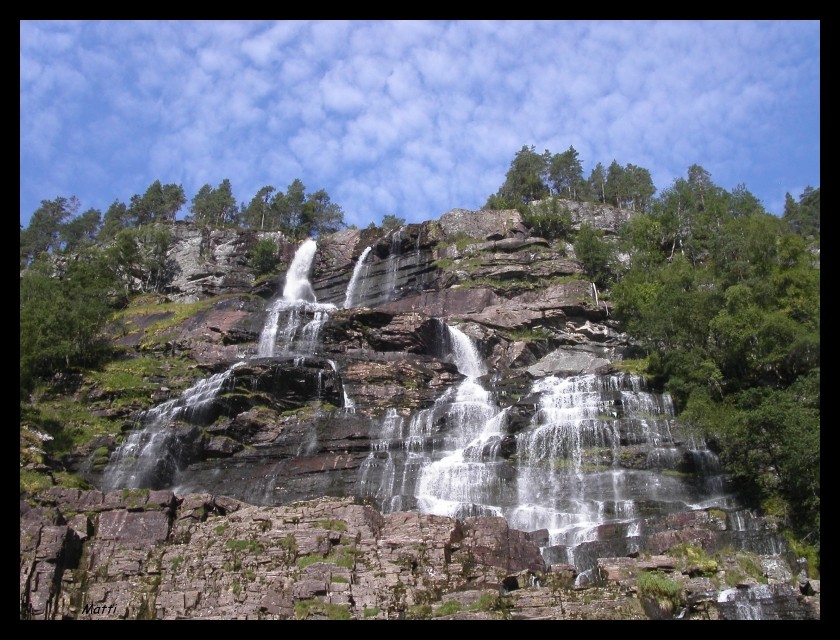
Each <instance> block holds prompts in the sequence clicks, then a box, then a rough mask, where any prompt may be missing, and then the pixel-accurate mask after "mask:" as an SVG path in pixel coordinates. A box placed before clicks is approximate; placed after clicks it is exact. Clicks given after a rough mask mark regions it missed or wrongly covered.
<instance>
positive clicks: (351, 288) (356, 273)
mask: <svg viewBox="0 0 840 640" xmlns="http://www.w3.org/2000/svg"><path fill="white" fill-rule="evenodd" d="M372 248H373V247H365V250H364V251H362V255H360V256H359V260H358V261H357V262H356V266H355V267H353V275H352V276H350V282H349V283H348V284H347V293H346V294H345V296H344V308H345V309H352V308H353V302H354V298H355V294H356V288H357V287H358V285H359V280H360V279H361V274H362V270H363V268H364V267H365V266H366V265H365V259H366V258H367V257H368V254H369V253H370V250H371V249H372Z"/></svg>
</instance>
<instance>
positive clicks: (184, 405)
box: [102, 362, 243, 491]
mask: <svg viewBox="0 0 840 640" xmlns="http://www.w3.org/2000/svg"><path fill="white" fill-rule="evenodd" d="M241 364H243V363H241V362H239V363H237V364H235V365H234V366H233V367H231V368H230V369H228V370H227V371H224V372H222V373H217V374H215V375H213V376H211V377H209V378H204V379H202V380H199V381H198V382H197V383H196V384H194V385H193V386H192V387H190V388H189V389H187V390H186V391H184V393H183V394H181V396H180V397H179V398H175V399H173V400H169V401H167V402H164V403H163V404H161V405H158V406H157V407H155V408H153V409H149V410H148V411H144V412H143V413H142V414H141V415H140V417H139V418H138V420H137V427H136V428H135V429H134V431H132V433H131V434H130V435H129V436H128V438H126V440H125V442H124V443H123V444H122V445H121V446H120V447H119V448H118V449H117V450H116V451H115V452H114V454H113V455H112V456H111V460H110V461H109V462H108V466H107V468H106V469H105V473H104V475H103V478H102V485H103V487H104V488H105V490H106V491H110V490H113V489H119V488H138V487H151V488H153V489H158V488H161V487H163V486H166V485H168V484H169V483H170V482H171V481H172V478H173V477H174V474H175V472H176V471H177V469H178V466H179V465H178V457H179V456H178V453H179V452H178V437H177V435H176V432H175V430H173V429H172V428H171V425H172V423H173V422H175V421H176V420H184V421H188V422H197V421H199V420H200V419H201V418H202V413H203V412H204V411H206V409H207V408H208V407H209V406H210V404H211V403H212V401H213V399H214V398H215V397H216V395H217V394H218V393H219V391H220V390H221V389H222V388H223V387H224V385H225V383H226V382H227V380H228V379H229V378H230V375H231V373H233V370H234V369H235V368H236V367H237V366H240V365H241Z"/></svg>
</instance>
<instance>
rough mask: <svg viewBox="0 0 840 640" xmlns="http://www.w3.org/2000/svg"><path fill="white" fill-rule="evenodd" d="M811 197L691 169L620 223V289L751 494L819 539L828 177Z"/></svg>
mask: <svg viewBox="0 0 840 640" xmlns="http://www.w3.org/2000/svg"><path fill="white" fill-rule="evenodd" d="M803 201H805V202H806V206H815V207H816V210H814V209H811V210H810V211H809V212H808V213H807V214H806V215H805V216H804V217H803V218H802V219H801V220H800V222H799V224H798V225H796V224H791V221H790V220H785V219H784V218H778V217H775V216H772V215H770V214H767V213H766V212H765V211H764V210H763V208H762V207H761V205H760V203H759V202H758V201H757V200H756V199H755V198H754V196H752V195H751V194H750V193H749V192H748V191H747V190H746V189H745V188H744V187H743V186H741V185H739V186H738V187H736V189H734V190H733V191H732V192H727V191H725V190H723V189H721V188H719V187H717V186H715V185H714V184H713V183H712V182H711V179H710V176H709V174H708V173H707V172H705V171H704V170H703V169H702V168H701V167H698V166H696V165H694V166H692V167H690V168H689V176H688V179H686V180H684V179H678V180H676V181H675V182H674V184H673V185H672V186H671V187H670V188H668V189H666V190H664V191H663V192H662V193H661V194H660V196H659V198H658V199H657V200H656V201H655V202H654V203H653V205H652V207H651V211H650V213H648V214H646V215H641V216H635V217H633V218H631V220H630V222H629V223H628V224H627V225H626V226H625V228H624V230H623V234H622V239H621V242H622V248H623V249H624V250H625V251H627V252H628V253H629V255H630V267H629V269H628V270H627V271H626V273H624V274H623V275H622V277H621V278H620V279H619V280H618V282H617V283H616V284H615V285H614V286H613V288H612V291H611V300H612V301H613V303H614V305H615V309H616V317H617V318H618V319H620V320H622V321H623V322H624V324H625V327H626V329H627V330H628V332H629V333H630V334H631V335H633V336H634V337H636V338H637V339H638V340H640V341H641V343H642V344H643V345H644V349H645V350H646V355H647V356H648V363H649V365H648V374H649V375H650V376H652V377H653V378H654V379H655V380H657V381H658V382H659V383H660V384H662V385H664V387H665V389H666V390H667V391H669V392H670V393H671V394H672V396H673V398H674V401H675V404H676V407H677V409H678V411H679V412H680V414H679V417H680V418H681V419H682V420H685V421H687V422H689V423H692V424H694V425H696V427H697V428H698V429H701V430H702V431H703V433H704V435H705V436H706V438H707V440H708V441H709V442H710V443H711V444H712V446H714V447H715V448H716V449H717V450H718V452H719V454H720V458H721V461H722V462H723V464H724V465H725V466H726V468H727V470H728V471H730V472H731V473H732V474H733V476H734V477H735V478H736V479H737V480H738V481H739V486H740V487H742V488H743V491H744V493H745V495H746V496H747V497H748V498H751V499H752V500H753V501H754V503H755V504H756V506H763V507H764V508H765V509H767V510H768V511H771V512H775V513H778V514H779V515H780V516H782V517H783V519H784V523H785V524H786V525H788V526H790V527H792V528H793V529H794V530H795V531H796V533H797V535H799V536H800V537H801V538H803V539H804V538H807V539H808V540H809V541H810V542H812V543H815V544H817V545H819V524H820V453H819V441H820V404H819V400H820V396H819V389H820V385H819V380H820V269H819V235H818V232H817V234H816V235H814V232H815V231H816V230H818V228H819V227H818V222H817V223H816V226H815V225H814V224H813V221H814V220H816V221H818V220H819V210H818V207H819V189H816V190H813V189H809V190H808V191H807V192H806V194H803ZM814 203H815V204H814ZM792 215H793V214H792ZM806 220H810V221H812V222H811V223H808V222H806ZM801 232H807V238H806V237H803V235H802V234H801ZM576 248H577V246H576Z"/></svg>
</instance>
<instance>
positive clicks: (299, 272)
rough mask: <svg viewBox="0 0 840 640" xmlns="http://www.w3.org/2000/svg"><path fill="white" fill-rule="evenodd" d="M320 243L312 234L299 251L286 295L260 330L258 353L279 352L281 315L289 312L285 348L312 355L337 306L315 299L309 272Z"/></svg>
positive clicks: (288, 275) (283, 340)
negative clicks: (326, 323) (322, 328)
mask: <svg viewBox="0 0 840 640" xmlns="http://www.w3.org/2000/svg"><path fill="white" fill-rule="evenodd" d="M317 248H318V245H317V243H316V242H315V240H312V239H311V238H310V239H309V240H306V241H305V242H304V243H303V244H302V245H301V246H300V247H299V248H298V250H297V252H296V253H295V257H294V258H293V259H292V262H291V264H290V265H289V270H288V271H287V272H286V283H285V285H284V287H283V296H282V297H280V298H277V299H276V300H275V301H274V302H273V303H272V305H271V306H270V307H269V310H268V314H267V316H266V321H265V325H264V326H263V330H262V333H261V334H260V341H259V345H258V347H257V357H260V358H270V357H273V356H274V355H275V350H276V345H277V333H278V330H279V325H280V318H281V316H282V315H284V314H285V316H286V322H285V326H284V328H283V330H282V333H281V343H282V345H283V352H284V353H290V354H295V355H301V356H305V355H310V354H311V353H312V352H313V351H314V350H315V347H316V345H317V341H318V334H319V332H320V330H321V327H322V326H323V325H324V323H325V322H326V321H327V320H328V319H329V313H330V312H331V311H333V310H335V305H333V304H320V303H318V302H317V301H316V299H315V293H314V291H313V290H312V284H311V283H310V282H309V272H310V270H311V269H312V262H313V260H314V258H315V251H316V250H317Z"/></svg>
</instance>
